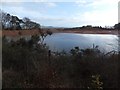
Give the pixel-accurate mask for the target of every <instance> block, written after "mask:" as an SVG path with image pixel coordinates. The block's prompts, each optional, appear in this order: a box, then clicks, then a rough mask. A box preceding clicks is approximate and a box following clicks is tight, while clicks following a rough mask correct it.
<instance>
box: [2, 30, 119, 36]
mask: <svg viewBox="0 0 120 90" xmlns="http://www.w3.org/2000/svg"><path fill="white" fill-rule="evenodd" d="M51 31H52V32H53V33H80V34H113V35H118V30H51ZM35 34H40V32H39V30H0V36H4V35H5V36H13V37H14V36H20V35H35Z"/></svg>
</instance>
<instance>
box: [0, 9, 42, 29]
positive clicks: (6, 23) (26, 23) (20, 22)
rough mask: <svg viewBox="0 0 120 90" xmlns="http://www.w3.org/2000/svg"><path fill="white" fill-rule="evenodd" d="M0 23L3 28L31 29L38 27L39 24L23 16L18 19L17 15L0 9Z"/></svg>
mask: <svg viewBox="0 0 120 90" xmlns="http://www.w3.org/2000/svg"><path fill="white" fill-rule="evenodd" d="M0 16H1V17H0V23H1V24H0V25H1V26H2V29H3V30H23V29H26V30H31V29H40V24H39V23H36V22H33V21H31V20H30V19H29V18H27V17H24V18H23V19H19V18H18V17H17V16H13V15H10V14H9V13H5V12H3V11H2V10H0Z"/></svg>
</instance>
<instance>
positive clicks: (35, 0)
mask: <svg viewBox="0 0 120 90" xmlns="http://www.w3.org/2000/svg"><path fill="white" fill-rule="evenodd" d="M118 1H119V0H2V3H1V4H2V7H1V8H2V10H3V11H5V12H8V13H10V14H12V15H16V16H18V17H19V18H23V17H28V18H30V19H31V20H33V21H36V22H38V23H40V24H41V25H44V26H60V27H76V26H83V25H93V26H103V27H104V26H113V25H114V24H116V23H118Z"/></svg>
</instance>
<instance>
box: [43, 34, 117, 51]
mask: <svg viewBox="0 0 120 90" xmlns="http://www.w3.org/2000/svg"><path fill="white" fill-rule="evenodd" d="M45 43H46V44H47V45H48V46H49V48H50V49H51V50H52V51H62V50H65V51H67V52H68V51H70V50H71V49H72V48H74V47H76V46H78V47H80V48H81V49H86V48H92V47H93V44H94V45H95V46H96V45H97V46H99V47H98V48H99V49H100V50H101V51H102V52H110V51H112V50H115V51H118V36H117V35H109V34H75V33H54V34H53V35H51V36H47V37H46V39H45Z"/></svg>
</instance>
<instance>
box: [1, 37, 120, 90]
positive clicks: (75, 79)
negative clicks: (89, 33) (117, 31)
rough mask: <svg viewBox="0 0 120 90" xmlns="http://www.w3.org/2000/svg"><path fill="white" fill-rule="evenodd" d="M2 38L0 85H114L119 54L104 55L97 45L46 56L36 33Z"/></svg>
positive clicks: (87, 87)
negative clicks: (13, 39)
mask: <svg viewBox="0 0 120 90" xmlns="http://www.w3.org/2000/svg"><path fill="white" fill-rule="evenodd" d="M2 39H3V40H2V74H3V80H2V81H3V82H2V83H3V84H2V86H3V88H86V89H91V90H94V89H95V90H100V89H104V88H118V68H119V67H118V66H119V65H118V64H119V60H118V57H120V54H111V55H109V56H104V55H102V54H101V52H100V51H99V50H98V49H97V48H89V49H85V50H81V49H79V47H75V48H73V49H71V52H70V54H65V53H64V52H60V53H59V54H58V53H57V52H56V53H54V54H53V53H51V54H50V55H49V53H48V52H49V48H48V47H47V46H45V45H43V44H42V43H41V44H38V43H37V42H38V41H39V37H38V36H37V35H36V36H32V37H31V39H30V40H28V41H26V40H25V39H24V38H21V39H20V40H18V41H11V42H8V41H7V40H6V38H5V37H3V38H2ZM42 42H43V41H42ZM100 83H102V84H100Z"/></svg>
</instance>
